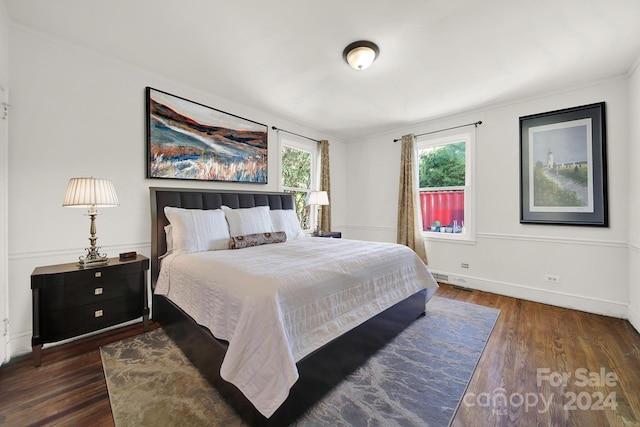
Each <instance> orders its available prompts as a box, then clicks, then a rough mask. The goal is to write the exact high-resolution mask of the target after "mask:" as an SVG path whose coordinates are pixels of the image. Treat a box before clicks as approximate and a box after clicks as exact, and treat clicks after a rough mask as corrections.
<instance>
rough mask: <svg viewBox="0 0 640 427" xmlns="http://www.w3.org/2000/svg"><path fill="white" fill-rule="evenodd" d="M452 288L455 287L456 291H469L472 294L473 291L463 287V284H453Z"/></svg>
mask: <svg viewBox="0 0 640 427" xmlns="http://www.w3.org/2000/svg"><path fill="white" fill-rule="evenodd" d="M451 288H453V289H455V290H456V291H462V292H469V293H470V294H471V293H473V289H469V288H463V287H462V286H456V285H451Z"/></svg>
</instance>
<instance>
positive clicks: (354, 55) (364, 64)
mask: <svg viewBox="0 0 640 427" xmlns="http://www.w3.org/2000/svg"><path fill="white" fill-rule="evenodd" d="M379 52H380V50H379V49H378V46H377V45H376V44H375V43H372V42H369V41H366V40H360V41H357V42H353V43H351V44H350V45H348V46H347V47H346V48H345V49H344V51H343V52H342V57H343V58H344V60H345V61H347V64H349V65H350V66H351V68H353V69H355V70H364V69H366V68H369V66H370V65H371V64H373V61H375V59H376V58H377V57H378V53H379Z"/></svg>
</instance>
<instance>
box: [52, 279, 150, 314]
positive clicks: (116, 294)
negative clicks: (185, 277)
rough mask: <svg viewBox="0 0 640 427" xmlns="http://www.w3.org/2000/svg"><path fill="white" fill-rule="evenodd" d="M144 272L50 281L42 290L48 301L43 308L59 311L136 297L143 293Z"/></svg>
mask: <svg viewBox="0 0 640 427" xmlns="http://www.w3.org/2000/svg"><path fill="white" fill-rule="evenodd" d="M143 274H144V273H143V272H137V273H133V274H127V275H120V276H115V275H110V276H111V277H108V278H105V277H101V278H96V279H93V280H92V281H82V282H79V283H73V282H71V283H70V281H69V280H64V279H59V280H56V281H54V282H50V283H48V285H47V286H46V287H44V288H43V289H42V290H41V292H42V297H43V298H44V299H45V300H46V301H47V304H46V307H45V306H43V307H42V308H43V310H47V311H57V310H62V309H65V308H70V307H76V306H79V305H86V304H93V303H98V302H102V301H108V300H110V299H114V298H122V297H132V298H135V297H136V296H139V295H140V293H141V289H140V284H141V283H142V281H143V277H142V275H143ZM57 282H61V283H57ZM62 282H64V283H62Z"/></svg>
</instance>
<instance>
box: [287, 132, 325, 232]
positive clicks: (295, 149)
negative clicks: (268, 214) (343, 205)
mask: <svg viewBox="0 0 640 427" xmlns="http://www.w3.org/2000/svg"><path fill="white" fill-rule="evenodd" d="M280 141H281V147H282V148H281V166H282V169H281V171H282V191H284V192H287V193H292V194H293V195H294V200H295V207H296V214H297V215H298V219H299V220H300V225H301V226H302V229H303V230H310V229H311V228H312V227H311V224H314V221H315V217H313V214H314V213H313V214H312V213H311V212H310V209H309V206H305V200H306V198H307V194H308V193H309V191H311V190H312V189H314V188H316V181H317V178H316V164H317V153H318V146H317V143H315V142H310V143H307V142H305V141H298V140H294V139H288V138H284V137H281V139H280Z"/></svg>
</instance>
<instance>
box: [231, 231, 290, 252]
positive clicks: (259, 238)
mask: <svg viewBox="0 0 640 427" xmlns="http://www.w3.org/2000/svg"><path fill="white" fill-rule="evenodd" d="M286 241H287V234H286V233H285V232H284V231H274V232H268V233H254V234H247V235H244V236H233V237H232V238H231V240H230V243H229V247H230V248H231V249H242V248H248V247H251V246H260V245H268V244H271V243H283V242H286Z"/></svg>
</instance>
